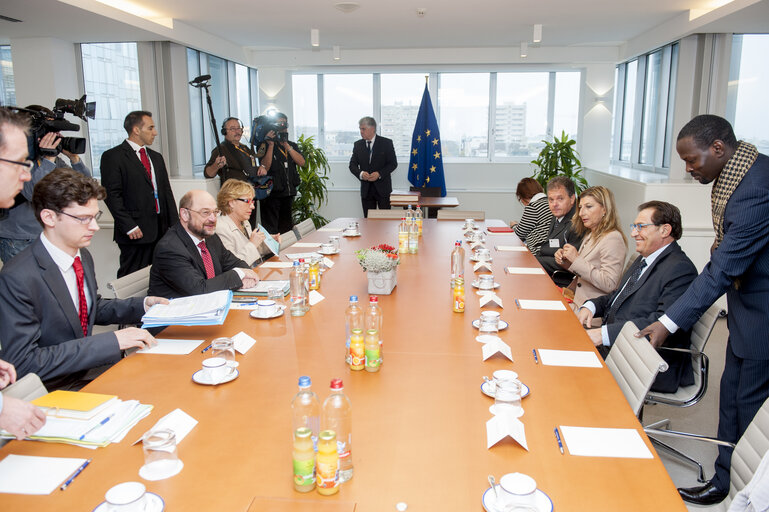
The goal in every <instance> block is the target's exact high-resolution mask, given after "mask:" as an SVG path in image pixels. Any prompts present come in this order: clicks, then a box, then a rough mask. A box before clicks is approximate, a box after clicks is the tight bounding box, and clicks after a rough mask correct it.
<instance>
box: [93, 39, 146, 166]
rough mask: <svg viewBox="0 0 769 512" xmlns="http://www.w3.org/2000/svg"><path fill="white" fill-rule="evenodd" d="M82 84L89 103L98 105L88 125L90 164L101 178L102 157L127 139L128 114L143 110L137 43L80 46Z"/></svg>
mask: <svg viewBox="0 0 769 512" xmlns="http://www.w3.org/2000/svg"><path fill="white" fill-rule="evenodd" d="M80 51H81V53H82V55H83V81H84V82H85V93H86V94H87V95H88V101H95V102H96V118H95V119H91V120H89V121H88V137H89V141H90V143H91V164H92V167H93V172H94V175H97V176H98V175H99V174H100V171H99V166H100V165H101V154H102V153H104V152H105V151H106V150H108V149H110V148H112V147H114V146H117V145H118V144H120V143H121V142H122V141H123V139H125V138H126V132H125V130H124V129H123V121H124V120H125V116H126V114H128V113H129V112H131V111H134V110H141V94H140V90H139V59H138V55H137V50H136V43H93V44H81V45H80Z"/></svg>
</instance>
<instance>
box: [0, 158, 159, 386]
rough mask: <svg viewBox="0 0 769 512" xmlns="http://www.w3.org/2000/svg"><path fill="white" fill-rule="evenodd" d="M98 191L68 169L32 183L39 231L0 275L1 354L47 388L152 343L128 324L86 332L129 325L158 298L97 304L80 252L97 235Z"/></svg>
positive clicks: (81, 379) (83, 377) (90, 268)
mask: <svg viewBox="0 0 769 512" xmlns="http://www.w3.org/2000/svg"><path fill="white" fill-rule="evenodd" d="M104 194H105V192H104V188H103V187H102V186H101V185H99V183H98V182H97V181H96V180H94V179H92V178H89V177H86V176H83V175H82V174H80V173H78V172H76V171H74V170H72V169H68V168H60V169H56V170H54V171H53V172H51V173H50V174H49V175H48V176H46V177H45V178H43V179H42V180H40V181H39V182H38V184H37V185H36V186H35V191H34V194H33V195H32V206H33V207H34V209H35V216H36V217H37V219H38V221H39V222H40V224H41V225H42V227H43V232H42V234H41V235H40V237H39V238H38V239H36V240H35V241H34V242H33V243H32V245H30V246H29V247H27V248H26V249H24V250H23V251H22V252H20V253H19V254H18V255H17V256H16V257H15V258H13V260H11V261H10V262H9V263H8V264H6V265H5V266H4V267H3V269H2V272H0V339H2V340H3V352H2V353H3V357H4V358H6V359H7V360H8V362H10V363H12V364H13V365H14V366H15V367H16V371H17V373H18V375H19V376H23V375H26V374H27V373H36V374H37V375H38V376H39V377H40V378H41V379H42V380H43V382H44V383H45V385H46V387H47V388H48V389H61V388H63V389H79V388H80V387H82V386H83V385H85V384H86V383H87V382H88V381H89V380H91V379H93V378H94V377H96V374H95V372H90V373H89V370H92V369H96V368H99V367H104V366H105V365H111V364H114V363H116V362H118V361H119V360H120V358H121V357H122V351H123V350H126V349H129V348H133V347H137V348H146V347H149V346H152V345H154V344H155V339H154V338H153V337H152V335H150V333H149V332H147V331H145V330H144V329H138V328H136V327H129V328H126V329H121V330H118V331H113V332H106V333H102V334H96V335H93V334H92V330H93V326H94V324H98V325H111V324H133V323H138V322H140V321H141V317H142V315H143V314H144V312H145V310H146V309H148V308H149V307H151V306H152V305H154V304H157V303H165V302H167V301H166V300H165V299H162V298H159V297H146V298H140V297H137V298H132V299H125V300H120V299H103V298H101V297H100V296H99V295H98V293H97V287H98V285H97V283H96V274H95V271H94V263H93V258H92V257H91V254H90V253H89V252H88V250H87V249H86V247H88V246H89V245H90V244H91V240H92V238H93V235H94V234H95V233H96V232H97V231H98V230H99V225H98V224H97V223H96V220H97V219H98V218H99V216H100V215H101V212H100V211H99V203H98V201H99V200H100V199H103V198H104Z"/></svg>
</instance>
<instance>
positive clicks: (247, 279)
mask: <svg viewBox="0 0 769 512" xmlns="http://www.w3.org/2000/svg"><path fill="white" fill-rule="evenodd" d="M241 270H242V271H243V278H242V279H241V281H243V284H242V287H243V288H253V287H254V286H256V284H257V283H258V282H259V276H258V275H257V274H256V272H254V271H253V270H251V269H250V268H243V269H241Z"/></svg>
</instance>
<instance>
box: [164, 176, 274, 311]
mask: <svg viewBox="0 0 769 512" xmlns="http://www.w3.org/2000/svg"><path fill="white" fill-rule="evenodd" d="M219 213H220V212H219V210H218V209H217V207H216V200H215V199H214V198H213V196H212V195H211V194H209V193H208V192H206V191H205V190H190V191H189V192H187V193H186V194H184V197H182V199H181V201H179V223H178V224H175V225H174V226H172V227H171V229H169V230H168V232H167V233H166V234H165V236H163V238H162V239H161V240H160V242H158V245H157V248H156V249H155V257H154V259H153V261H152V270H151V271H150V287H149V293H150V294H151V295H159V296H161V297H168V298H169V299H171V298H176V297H186V296H188V295H198V294H201V293H209V292H214V291H218V290H235V289H238V288H251V287H253V286H256V283H257V282H258V281H259V277H258V276H257V275H256V272H254V271H253V270H251V268H250V267H249V265H248V264H247V263H246V262H245V261H243V260H241V259H239V258H238V257H236V256H235V255H234V254H232V253H231V252H230V251H229V250H227V249H226V248H225V247H224V245H223V244H222V241H221V240H220V239H219V236H218V235H217V234H216V222H217V217H218V216H219Z"/></svg>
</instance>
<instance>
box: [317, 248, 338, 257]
mask: <svg viewBox="0 0 769 512" xmlns="http://www.w3.org/2000/svg"><path fill="white" fill-rule="evenodd" d="M339 251H340V249H337V250H335V251H334V250H332V251H328V252H326V251H321V250H320V249H318V253H319V254H322V255H324V256H330V255H331V254H339Z"/></svg>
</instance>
